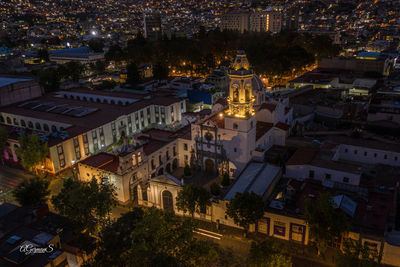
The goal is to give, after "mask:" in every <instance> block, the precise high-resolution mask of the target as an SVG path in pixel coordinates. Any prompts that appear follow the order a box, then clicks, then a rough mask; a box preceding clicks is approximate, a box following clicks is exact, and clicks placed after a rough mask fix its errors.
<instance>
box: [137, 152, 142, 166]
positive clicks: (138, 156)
mask: <svg viewBox="0 0 400 267" xmlns="http://www.w3.org/2000/svg"><path fill="white" fill-rule="evenodd" d="M137 158H138V163H142V153H140V152H138V154H137Z"/></svg>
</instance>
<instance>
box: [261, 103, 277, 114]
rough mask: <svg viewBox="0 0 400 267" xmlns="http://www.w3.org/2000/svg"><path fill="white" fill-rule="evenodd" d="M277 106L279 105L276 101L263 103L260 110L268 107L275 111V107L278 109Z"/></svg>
mask: <svg viewBox="0 0 400 267" xmlns="http://www.w3.org/2000/svg"><path fill="white" fill-rule="evenodd" d="M276 106H277V105H276V104H274V103H263V104H261V106H260V108H259V110H261V109H268V110H269V111H270V112H274V111H275V109H276Z"/></svg>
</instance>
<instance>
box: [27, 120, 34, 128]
mask: <svg viewBox="0 0 400 267" xmlns="http://www.w3.org/2000/svg"><path fill="white" fill-rule="evenodd" d="M28 128H31V129H33V123H32V122H31V121H28Z"/></svg>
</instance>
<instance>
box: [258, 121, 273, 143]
mask: <svg viewBox="0 0 400 267" xmlns="http://www.w3.org/2000/svg"><path fill="white" fill-rule="evenodd" d="M273 126H274V125H273V124H272V123H268V122H263V121H257V123H256V140H258V139H260V138H261V137H263V135H264V134H266V133H267V132H268V131H269V130H271V128H272V127H273Z"/></svg>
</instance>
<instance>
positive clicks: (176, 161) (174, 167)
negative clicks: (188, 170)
mask: <svg viewBox="0 0 400 267" xmlns="http://www.w3.org/2000/svg"><path fill="white" fill-rule="evenodd" d="M176 168H178V160H177V159H174V161H173V162H172V170H175V169H176Z"/></svg>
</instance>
